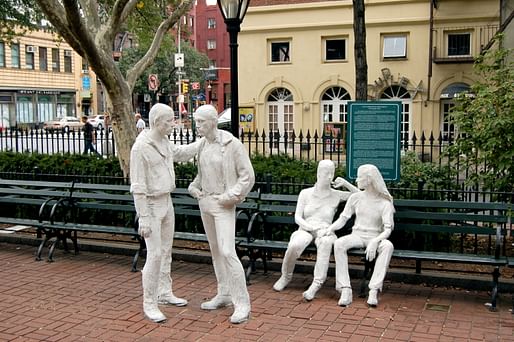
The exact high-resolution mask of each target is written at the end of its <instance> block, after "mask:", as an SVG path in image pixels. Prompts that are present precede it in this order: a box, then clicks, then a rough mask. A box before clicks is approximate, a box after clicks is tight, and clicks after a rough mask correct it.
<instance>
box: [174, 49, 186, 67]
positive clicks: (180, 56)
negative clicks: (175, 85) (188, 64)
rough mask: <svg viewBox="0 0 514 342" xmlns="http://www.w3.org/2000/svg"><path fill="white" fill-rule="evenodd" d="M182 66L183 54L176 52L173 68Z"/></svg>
mask: <svg viewBox="0 0 514 342" xmlns="http://www.w3.org/2000/svg"><path fill="white" fill-rule="evenodd" d="M183 67H184V54H183V53H176V54H175V68H183Z"/></svg>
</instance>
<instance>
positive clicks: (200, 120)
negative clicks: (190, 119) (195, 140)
mask: <svg viewBox="0 0 514 342" xmlns="http://www.w3.org/2000/svg"><path fill="white" fill-rule="evenodd" d="M195 125H196V132H197V133H198V135H200V136H202V137H204V136H206V135H208V134H209V132H211V131H212V130H213V129H214V128H215V127H216V120H213V119H210V118H205V117H204V116H202V115H197V116H195Z"/></svg>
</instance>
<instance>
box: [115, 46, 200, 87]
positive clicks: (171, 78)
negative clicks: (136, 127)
mask: <svg viewBox="0 0 514 342" xmlns="http://www.w3.org/2000/svg"><path fill="white" fill-rule="evenodd" d="M146 50H147V47H144V46H143V45H140V46H139V47H137V48H133V49H126V50H124V52H123V58H122V59H121V60H120V64H119V67H120V70H121V72H122V73H123V74H126V72H127V70H128V69H129V68H130V67H132V66H133V65H134V64H135V63H136V62H137V61H139V60H140V59H141V58H142V57H143V55H144V54H145V53H146ZM181 51H182V53H184V60H185V66H184V68H182V71H183V72H184V74H185V76H183V77H182V78H183V79H184V78H185V79H188V80H189V82H203V81H204V74H203V72H202V70H201V69H202V68H206V67H207V66H208V64H209V59H208V58H207V56H206V55H204V54H202V53H200V52H198V51H197V50H196V49H194V48H193V47H191V46H190V45H189V44H188V43H184V42H183V43H182V46H181ZM175 52H177V47H176V46H175V44H174V42H173V41H172V39H171V38H170V36H166V37H165V38H164V41H163V43H162V45H161V49H160V50H159V54H158V55H157V57H156V58H155V61H154V63H153V65H152V66H151V67H149V68H147V69H146V70H145V72H144V73H143V74H142V75H141V77H139V78H138V80H137V82H136V85H135V87H134V93H139V94H143V93H147V92H148V75H150V74H157V76H158V78H159V89H158V92H161V93H173V92H175V91H176V89H177V85H176V84H177V82H178V77H177V76H178V75H177V73H176V72H177V71H178V70H177V68H175V66H174V54H175Z"/></svg>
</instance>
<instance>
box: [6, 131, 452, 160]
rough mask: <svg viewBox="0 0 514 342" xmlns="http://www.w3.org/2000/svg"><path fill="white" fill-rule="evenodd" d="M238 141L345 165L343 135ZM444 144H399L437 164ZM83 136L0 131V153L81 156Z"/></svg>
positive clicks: (100, 136)
mask: <svg viewBox="0 0 514 342" xmlns="http://www.w3.org/2000/svg"><path fill="white" fill-rule="evenodd" d="M195 140H196V135H195V133H194V132H193V131H192V130H189V129H184V130H175V131H174V132H173V133H172V134H171V135H170V141H172V142H173V143H175V144H179V145H182V144H188V143H190V142H193V141H195ZM240 140H241V141H242V142H243V144H244V145H245V146H246V147H247V149H248V152H249V153H250V154H260V155H265V156H270V155H279V154H287V155H289V156H290V157H291V158H293V159H298V160H314V161H319V160H322V159H332V160H334V161H335V162H337V163H339V164H340V163H344V162H346V139H345V134H344V133H342V134H339V135H334V134H332V133H331V134H319V133H318V131H317V130H314V131H313V132H312V133H311V131H307V132H306V133H304V132H302V131H300V132H299V133H296V132H294V131H293V132H289V133H287V134H282V133H281V132H279V131H268V132H266V131H264V130H263V131H261V132H258V131H256V132H253V133H249V132H244V133H243V134H242V135H241V136H240ZM447 145H448V141H445V140H443V139H442V135H439V137H438V138H434V136H433V134H430V136H429V137H426V136H425V134H424V133H423V134H422V135H421V137H420V138H418V137H417V136H416V134H413V135H412V137H411V139H410V140H405V141H402V142H401V146H402V149H403V150H416V151H419V153H420V158H422V160H423V161H434V160H437V159H438V158H439V156H440V154H441V151H442V149H443V148H444V146H447ZM96 149H97V150H98V152H99V153H101V154H103V155H107V156H108V155H115V154H116V145H115V138H114V135H113V134H112V131H110V130H109V131H107V130H104V129H102V130H98V131H96ZM83 150H84V136H83V134H82V132H78V131H69V132H64V131H54V132H48V131H45V130H42V129H16V128H10V129H7V130H3V131H0V151H12V152H18V153H21V152H29V153H44V154H53V153H72V154H76V153H82V152H83Z"/></svg>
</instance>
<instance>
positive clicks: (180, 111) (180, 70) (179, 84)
mask: <svg viewBox="0 0 514 342" xmlns="http://www.w3.org/2000/svg"><path fill="white" fill-rule="evenodd" d="M181 26H182V17H180V18H179V21H178V29H177V36H178V37H177V40H178V43H177V50H178V53H181V51H180V41H181V37H180V27H181ZM177 74H178V97H177V102H178V127H179V129H180V128H182V103H183V102H184V99H183V98H182V68H181V67H179V68H178V72H177Z"/></svg>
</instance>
